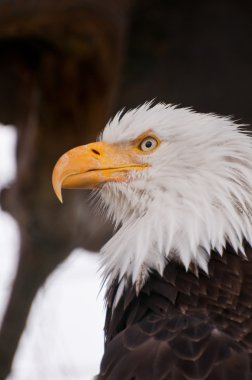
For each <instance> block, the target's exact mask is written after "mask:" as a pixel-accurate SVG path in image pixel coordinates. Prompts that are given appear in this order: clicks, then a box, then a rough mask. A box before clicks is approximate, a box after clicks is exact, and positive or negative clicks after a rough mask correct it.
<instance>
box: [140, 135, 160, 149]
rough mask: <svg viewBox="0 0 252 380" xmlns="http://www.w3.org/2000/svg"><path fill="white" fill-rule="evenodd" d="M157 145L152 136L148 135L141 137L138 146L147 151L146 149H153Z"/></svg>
mask: <svg viewBox="0 0 252 380" xmlns="http://www.w3.org/2000/svg"><path fill="white" fill-rule="evenodd" d="M157 145H158V141H157V140H156V139H155V138H154V137H152V136H148V137H145V138H144V139H143V141H142V142H141V143H140V145H139V148H140V149H141V150H142V151H144V152H147V151H151V150H153V149H155V148H156V147H157Z"/></svg>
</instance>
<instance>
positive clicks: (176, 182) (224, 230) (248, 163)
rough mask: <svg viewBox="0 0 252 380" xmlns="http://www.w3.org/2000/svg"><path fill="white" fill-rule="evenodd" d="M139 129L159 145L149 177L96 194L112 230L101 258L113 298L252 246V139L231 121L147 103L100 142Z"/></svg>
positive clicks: (116, 140) (135, 177) (108, 186)
mask: <svg viewBox="0 0 252 380" xmlns="http://www.w3.org/2000/svg"><path fill="white" fill-rule="evenodd" d="M148 113H149V115H147V116H148V117H146V114H148ZM160 114H161V116H160ZM141 116H142V117H143V116H144V122H143V123H140V122H141ZM146 120H151V126H149V125H148V123H147V121H146ZM153 120H155V125H154V122H153ZM137 123H138V124H139V125H141V128H142V130H144V128H143V124H144V123H146V130H148V128H149V127H151V128H152V130H153V131H154V132H155V133H157V134H158V136H159V137H160V139H161V140H163V141H164V145H163V147H161V148H160V151H159V152H157V153H156V156H155V157H154V155H153V166H152V168H151V169H150V171H149V170H146V177H144V175H145V174H141V176H140V175H139V174H138V173H136V174H135V175H132V178H131V180H130V181H129V182H128V183H107V184H105V185H104V186H103V187H102V188H101V190H100V191H99V196H100V199H101V203H102V205H103V207H104V208H105V209H106V212H107V215H108V217H109V218H112V220H113V221H114V222H115V226H116V233H115V234H114V236H113V237H112V238H111V239H110V240H109V241H108V242H107V244H106V245H105V246H104V247H103V248H102V250H101V254H102V266H103V270H104V276H105V279H106V280H107V281H108V285H109V284H111V283H112V282H113V281H114V279H116V278H119V281H120V282H121V286H120V287H119V291H118V297H117V298H119V297H120V296H121V294H122V291H123V288H124V286H125V285H126V284H127V283H128V282H129V281H130V283H131V284H135V283H137V281H139V278H143V279H146V278H147V277H148V273H149V271H150V270H152V269H155V270H157V271H158V272H159V273H160V274H161V275H162V273H163V270H164V268H165V266H166V265H167V262H169V261H171V260H175V261H177V262H180V263H182V264H183V265H184V266H185V268H186V269H188V268H189V267H190V264H194V267H199V268H201V269H202V270H204V271H205V272H207V271H208V261H209V258H210V254H211V251H216V252H218V253H219V254H220V255H222V252H223V249H225V246H226V244H227V243H228V244H230V245H231V246H232V247H233V249H234V250H235V252H237V253H238V252H241V253H243V254H244V255H245V253H244V249H243V242H244V240H246V241H247V242H248V243H249V244H250V245H251V244H252V140H251V137H250V136H249V135H248V134H246V133H245V132H243V131H241V129H240V126H239V125H237V124H236V123H234V122H233V121H232V120H230V119H229V118H224V117H219V116H216V115H212V114H208V115H204V114H198V113H196V112H194V111H192V110H190V109H179V108H175V107H174V106H169V105H163V104H158V105H156V106H154V107H150V104H145V105H143V106H141V107H140V108H138V109H137V110H133V111H129V112H128V113H126V114H125V115H124V116H122V117H121V116H120V117H119V116H116V117H115V119H114V120H112V121H111V122H110V123H109V124H108V126H107V127H106V128H105V131H104V133H103V136H102V138H103V139H104V140H108V141H109V142H112V143H120V139H121V140H122V141H124V140H123V134H124V133H125V136H127V138H128V139H129V138H130V131H131V130H130V128H132V130H133V127H132V125H134V126H135V127H134V133H135V134H136V128H137V126H136V124H137ZM120 124H122V126H121V130H120ZM118 130H119V131H121V133H118ZM142 130H141V131H140V132H142ZM115 131H116V132H115ZM132 133H133V132H132ZM113 136H114V140H113ZM118 136H120V137H118ZM133 137H134V136H133V135H132V138H133ZM161 145H162V144H161ZM155 160H156V161H157V162H158V165H159V166H158V165H157V164H156V163H155V162H156V161H155ZM149 162H151V161H149Z"/></svg>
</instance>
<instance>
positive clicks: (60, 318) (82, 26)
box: [0, 0, 252, 380]
mask: <svg viewBox="0 0 252 380" xmlns="http://www.w3.org/2000/svg"><path fill="white" fill-rule="evenodd" d="M251 18H252V5H251V2H249V1H242V0H239V1H238V0H230V1H228V0H218V1H217V0H211V1H209V0H205V1H197V0H196V1H191V2H190V1H185V0H181V1H179V2H178V1H168V0H132V1H130V0H117V1H114V0H107V1H102V0H92V1H91V0H61V1H57V2H56V1H55V2H52V1H49V0H43V1H42V0H41V1H39V0H37V1H34V0H26V1H24V0H19V1H17V2H13V1H11V0H0V56H1V59H0V123H1V127H0V191H1V193H0V204H1V209H0V323H1V329H0V379H7V378H8V380H21V379H22V380H47V379H48V380H51V379H52V380H57V379H62V380H64V379H75V380H78V379H84V380H88V379H91V378H92V376H93V375H94V374H95V373H96V372H97V371H98V369H99V361H100V358H101V355H102V351H103V336H102V326H103V319H104V308H103V302H102V298H103V295H102V293H101V295H100V296H99V297H98V298H97V295H98V292H99V274H98V273H97V270H98V267H99V263H98V255H96V254H95V253H94V252H97V251H98V250H99V248H100V247H101V245H102V244H104V242H105V241H107V239H108V238H109V237H110V236H111V233H112V226H111V225H109V224H108V222H106V221H105V220H104V219H102V218H101V216H99V215H96V214H94V212H93V211H92V208H91V207H90V206H89V204H88V197H89V194H87V192H81V191H75V192H69V193H68V192H65V193H64V204H63V205H60V204H59V202H58V201H57V199H56V197H55V195H54V194H53V191H52V187H51V172H52V168H53V166H54V164H55V162H56V160H57V159H58V158H59V156H60V155H61V154H62V153H63V152H65V151H66V150H68V149H70V148H72V147H74V146H76V145H81V144H85V143H88V142H90V141H93V140H94V139H95V138H96V136H97V135H98V133H99V131H100V130H101V129H102V128H103V127H104V125H105V124H106V122H107V120H108V119H109V117H111V116H112V115H113V114H114V113H115V112H116V111H117V110H118V109H120V108H122V107H124V106H126V107H127V108H129V107H135V106H137V105H139V104H140V103H143V102H144V101H146V100H150V99H153V98H155V99H156V100H157V101H164V102H168V103H175V104H179V105H181V106H192V107H193V108H194V109H195V110H197V111H201V112H215V113H218V114H222V115H233V116H234V118H235V119H236V120H239V121H240V122H243V123H247V124H251V122H252V106H251V102H252V97H251V92H252V73H251V71H252V41H251V37H252V23H251ZM249 128H250V127H249V126H248V127H247V129H249ZM92 252H93V253H92Z"/></svg>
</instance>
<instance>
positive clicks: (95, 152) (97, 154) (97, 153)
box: [91, 149, 101, 156]
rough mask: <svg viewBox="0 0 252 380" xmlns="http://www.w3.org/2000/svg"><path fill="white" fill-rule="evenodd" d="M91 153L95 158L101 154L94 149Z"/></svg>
mask: <svg viewBox="0 0 252 380" xmlns="http://www.w3.org/2000/svg"><path fill="white" fill-rule="evenodd" d="M91 151H92V152H93V153H94V154H95V155H96V156H100V155H101V153H100V152H98V150H96V149H91Z"/></svg>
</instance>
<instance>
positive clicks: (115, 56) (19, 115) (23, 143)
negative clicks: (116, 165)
mask: <svg viewBox="0 0 252 380" xmlns="http://www.w3.org/2000/svg"><path fill="white" fill-rule="evenodd" d="M57 3H58V2H51V1H41V2H37V1H19V2H15V3H13V2H12V1H0V38H1V39H0V54H1V61H0V121H1V122H3V123H8V124H9V123H11V124H14V125H16V126H17V127H18V146H17V178H16V180H15V183H14V184H13V186H12V187H11V189H10V190H6V191H3V192H2V196H1V203H2V204H3V207H4V209H5V210H7V211H9V212H10V213H11V214H12V215H13V216H14V217H15V218H16V220H17V221H18V223H19V226H20V233H21V248H20V257H19V265H18V269H17V274H16V278H15V281H14V284H13V289H12V292H11V297H10V300H9V304H8V306H7V310H6V313H5V316H4V319H3V323H2V326H1V332H0V379H4V378H5V377H6V376H7V375H8V373H9V371H10V369H11V363H12V360H13V356H14V354H15V351H16V348H17V345H18V342H19V339H20V336H21V334H22V331H23V329H24V327H25V323H26V319H27V316H28V313H29V310H30V307H31V304H32V301H33V299H34V296H35V295H36V292H37V290H38V288H39V287H40V286H41V285H42V284H43V282H44V281H45V279H46V278H47V276H48V275H49V274H50V273H51V272H52V271H53V270H54V269H55V267H56V266H57V265H58V264H59V263H60V262H61V261H62V260H64V259H65V258H66V257H67V256H68V255H69V253H70V251H71V250H72V249H73V248H74V247H76V246H84V247H86V248H88V249H98V248H99V247H100V246H101V244H102V243H103V242H104V240H106V238H107V237H108V236H109V234H110V227H109V226H108V225H105V223H104V222H102V221H101V220H100V218H99V219H98V217H97V218H96V219H95V220H94V218H93V217H92V218H89V209H88V205H87V195H85V194H83V193H79V192H76V193H75V194H74V195H71V196H69V198H68V197H67V195H66V196H65V194H64V197H65V198H67V201H66V202H65V203H64V205H63V206H61V205H60V204H59V203H58V201H57V199H56V198H55V196H54V194H53V191H52V187H51V172H52V168H53V165H54V164H55V162H56V160H57V159H58V157H59V156H60V155H61V154H62V153H63V152H64V151H66V150H68V149H69V148H71V147H73V146H75V145H80V144H82V143H83V144H84V143H87V142H89V141H91V140H93V139H95V138H96V136H97V134H98V132H99V131H100V130H101V129H102V128H103V127H104V124H105V122H106V120H107V118H108V116H109V115H110V113H111V110H112V106H113V104H114V100H115V91H116V87H117V82H118V77H119V72H120V66H121V61H122V52H123V45H124V35H125V30H126V23H127V8H128V5H127V1H123V0H122V1H118V2H113V1H107V2H106V4H105V2H101V1H92V2H89V1H84V0H83V1H73V0H71V1H61V2H60V4H57ZM80 204H81V208H80ZM90 221H91V222H90Z"/></svg>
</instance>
